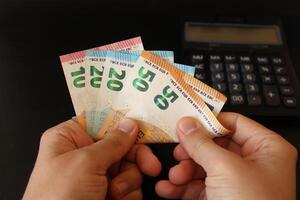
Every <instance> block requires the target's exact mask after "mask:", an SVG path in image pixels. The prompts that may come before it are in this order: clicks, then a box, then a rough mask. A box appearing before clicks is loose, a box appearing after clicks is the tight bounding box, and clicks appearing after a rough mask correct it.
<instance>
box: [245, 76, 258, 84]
mask: <svg viewBox="0 0 300 200" xmlns="http://www.w3.org/2000/svg"><path fill="white" fill-rule="evenodd" d="M243 79H244V83H253V82H255V81H256V76H255V74H244V75H243Z"/></svg>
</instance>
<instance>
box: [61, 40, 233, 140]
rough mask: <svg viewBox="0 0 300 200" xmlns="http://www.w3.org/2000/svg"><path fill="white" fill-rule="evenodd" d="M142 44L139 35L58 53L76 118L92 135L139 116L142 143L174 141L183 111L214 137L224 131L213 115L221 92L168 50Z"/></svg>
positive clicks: (97, 136)
mask: <svg viewBox="0 0 300 200" xmlns="http://www.w3.org/2000/svg"><path fill="white" fill-rule="evenodd" d="M142 50H143V45H142V42H141V39H140V38H139V37H137V38H133V39H129V40H125V41H121V42H116V43H113V44H111V45H106V46H102V47H98V48H94V49H90V50H86V51H81V52H75V53H72V54H68V55H64V56H61V57H60V58H61V61H62V65H63V69H64V73H65V76H66V81H67V84H68V88H69V91H70V94H71V98H72V102H73V106H74V109H75V112H76V114H77V115H78V117H77V121H78V122H79V123H80V124H81V125H82V126H83V127H84V128H85V129H86V130H87V132H88V133H89V134H90V135H91V136H92V137H93V138H94V139H101V138H102V137H103V136H104V135H105V134H106V133H108V132H109V130H110V129H112V128H113V127H114V126H115V125H116V123H117V122H119V121H120V120H121V119H123V118H124V117H130V118H133V119H136V120H137V121H138V123H139V126H140V132H139V135H138V142H142V143H169V142H178V139H177V136H176V134H175V128H176V122H177V121H178V120H179V119H180V118H181V117H183V116H192V117H194V118H196V119H198V120H199V121H200V122H201V123H202V124H203V126H204V127H205V128H206V129H207V130H208V131H209V132H210V133H211V134H212V135H213V136H214V137H219V136H223V135H226V134H227V133H228V130H227V129H226V128H224V127H223V126H222V125H221V124H220V123H219V122H218V120H217V119H216V116H217V115H218V113H219V112H220V111H221V109H222V107H223V105H224V104H225V102H226V97H225V96H224V95H223V94H221V93H220V92H218V91H216V90H215V89H213V88H211V87H209V86H208V85H206V84H204V83H203V82H201V81H199V80H198V79H196V78H194V77H193V75H194V73H195V68H194V67H193V66H189V65H184V64H177V63H174V55H173V52H172V51H142ZM82 113H83V114H82Z"/></svg>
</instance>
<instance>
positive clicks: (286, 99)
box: [283, 97, 297, 107]
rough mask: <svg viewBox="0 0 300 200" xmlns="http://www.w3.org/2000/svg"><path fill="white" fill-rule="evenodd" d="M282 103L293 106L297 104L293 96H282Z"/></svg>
mask: <svg viewBox="0 0 300 200" xmlns="http://www.w3.org/2000/svg"><path fill="white" fill-rule="evenodd" d="M283 103H284V105H285V106H286V107H295V106H296V105H297V102H296V98H295V97H283Z"/></svg>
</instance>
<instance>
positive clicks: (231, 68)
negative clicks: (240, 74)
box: [225, 63, 239, 72]
mask: <svg viewBox="0 0 300 200" xmlns="http://www.w3.org/2000/svg"><path fill="white" fill-rule="evenodd" d="M225 66H226V70H227V72H237V71H238V70H239V65H238V64H237V63H230V64H225Z"/></svg>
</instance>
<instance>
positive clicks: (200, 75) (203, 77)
mask: <svg viewBox="0 0 300 200" xmlns="http://www.w3.org/2000/svg"><path fill="white" fill-rule="evenodd" d="M195 77H196V78H197V79H198V80H200V81H205V79H206V75H205V73H196V74H195Z"/></svg>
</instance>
